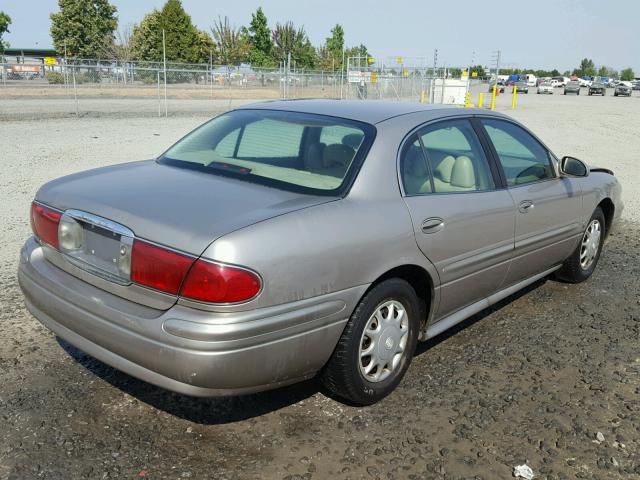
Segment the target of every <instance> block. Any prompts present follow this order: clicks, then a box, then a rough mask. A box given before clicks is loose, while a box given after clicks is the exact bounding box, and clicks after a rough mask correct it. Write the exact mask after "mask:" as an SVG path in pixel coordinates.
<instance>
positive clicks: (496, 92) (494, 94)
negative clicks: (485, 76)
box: [491, 85, 498, 111]
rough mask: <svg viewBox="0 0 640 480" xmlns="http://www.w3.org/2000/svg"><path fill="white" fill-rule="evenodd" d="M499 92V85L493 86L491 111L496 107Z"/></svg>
mask: <svg viewBox="0 0 640 480" xmlns="http://www.w3.org/2000/svg"><path fill="white" fill-rule="evenodd" d="M497 94H498V86H497V85H494V86H493V94H492V95H491V111H493V110H495V109H496V95H497Z"/></svg>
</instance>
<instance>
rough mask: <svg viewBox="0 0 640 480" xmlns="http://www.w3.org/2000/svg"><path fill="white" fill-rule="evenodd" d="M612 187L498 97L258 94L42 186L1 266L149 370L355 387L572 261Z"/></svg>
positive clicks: (59, 330) (365, 392)
mask: <svg viewBox="0 0 640 480" xmlns="http://www.w3.org/2000/svg"><path fill="white" fill-rule="evenodd" d="M620 195H621V194H620V185H619V183H618V181H617V180H616V178H615V176H614V175H613V173H612V172H610V171H608V170H604V169H595V168H594V169H589V168H588V167H587V166H586V165H585V164H584V163H583V162H581V161H580V160H578V159H575V158H573V157H564V158H562V160H558V159H557V157H556V156H555V155H554V154H553V153H552V152H551V151H550V150H549V149H548V147H546V146H545V145H544V144H543V143H542V142H541V141H540V140H539V139H538V138H537V137H536V136H535V135H534V134H532V133H531V132H530V131H529V130H528V129H527V128H526V127H524V126H523V125H522V124H520V123H518V122H517V121H515V120H513V119H511V118H509V117H508V116H506V115H503V114H500V113H498V112H489V111H487V110H481V109H468V110H461V109H458V108H453V107H446V106H443V105H423V104H413V103H401V102H395V103H391V102H387V103H385V102H358V101H332V100H293V101H281V102H265V103H261V104H254V105H246V106H243V107H240V108H239V109H236V110H233V111H230V112H227V113H224V114H223V115H220V116H219V117H217V118H215V119H213V120H211V121H209V122H207V123H205V124H204V125H202V126H200V127H199V128H197V129H196V130H194V131H193V132H192V133H190V134H189V135H187V136H186V137H184V138H183V139H182V140H180V141H178V142H177V143H176V144H175V145H174V146H172V147H171V148H169V149H168V150H167V151H166V152H165V153H164V154H162V155H161V156H160V157H159V158H157V159H155V160H148V161H142V162H132V163H125V164H121V165H113V166H108V167H103V168H98V169H94V170H90V171H86V172H81V173H76V174H73V175H69V176H66V177H62V178H59V179H57V180H53V181H51V182H49V183H47V184H45V185H44V186H42V187H41V188H40V189H39V190H38V192H37V194H36V196H35V199H34V202H33V204H32V208H31V225H32V228H33V233H34V236H33V237H31V238H29V239H28V240H27V241H26V243H25V245H24V247H23V248H22V251H21V255H20V262H19V272H18V279H19V283H20V287H21V289H22V291H23V292H24V295H25V298H26V305H27V308H28V310H29V311H30V312H31V313H32V314H33V315H34V316H35V317H36V318H37V319H38V320H39V321H40V322H42V323H43V324H44V325H45V326H47V327H48V328H49V329H50V330H52V331H53V332H54V333H55V334H56V335H58V336H59V337H61V338H62V339H64V340H65V341H67V342H69V343H71V344H73V345H75V346H76V347H78V348H80V349H81V350H83V351H84V352H86V353H88V354H89V355H91V356H93V357H95V358H97V359H98V360H100V361H103V362H105V363H107V364H110V365H112V366H114V367H116V368H118V369H120V370H122V371H125V372H127V373H129V374H131V375H133V376H135V377H138V378H141V379H143V380H146V381H148V382H150V383H153V384H156V385H159V386H161V387H163V388H167V389H169V390H173V391H176V392H179V393H182V394H186V395H194V396H214V395H235V394H241V393H248V392H256V391H261V390H267V389H270V388H276V387H278V386H281V385H286V384H291V383H294V382H297V381H301V380H304V379H308V378H311V377H313V376H315V375H316V374H318V373H319V374H320V378H321V379H322V381H323V382H324V384H325V385H326V387H327V388H328V389H329V390H330V391H331V392H333V393H334V394H335V395H337V396H340V397H342V398H344V399H347V400H348V401H349V402H350V403H356V404H362V405H364V404H372V403H374V402H376V401H378V400H380V399H381V398H383V397H384V396H386V395H387V394H389V393H390V392H391V391H392V390H393V389H394V388H395V387H396V386H397V385H398V383H399V382H400V381H401V379H402V377H403V376H404V374H405V372H406V370H407V368H408V367H409V364H410V362H411V359H412V357H413V355H414V352H415V349H416V344H417V342H418V340H419V339H421V340H427V339H430V338H433V337H435V336H436V335H439V334H440V333H442V332H444V331H446V330H447V329H449V328H451V327H452V326H454V325H456V324H458V323H460V322H461V321H463V320H464V319H466V318H468V317H469V316H471V315H474V314H475V313H477V312H479V311H481V310H484V309H486V308H488V307H489V306H491V305H494V304H496V303H497V302H500V301H501V300H503V299H505V298H507V297H508V296H509V295H512V294H513V293H515V292H517V291H519V290H521V289H522V288H524V287H526V286H528V285H531V284H533V283H534V282H536V281H538V280H540V279H542V278H545V277H546V276H548V275H550V274H555V275H556V276H557V277H558V278H560V279H562V280H564V281H567V282H570V283H577V282H582V281H584V280H586V279H588V278H589V277H590V276H591V274H592V273H593V271H594V270H595V268H596V265H597V263H598V259H599V257H600V253H601V251H602V247H603V244H604V240H605V238H606V236H607V234H608V233H609V231H610V230H611V227H612V225H613V223H614V222H615V219H617V218H618V217H619V216H620V214H621V212H622V208H623V206H622V203H621V197H620ZM559 293H560V294H561V293H562V292H559ZM493 328H500V327H499V326H498V325H494V326H493ZM542 353H544V352H542ZM421 363H423V362H421ZM425 375H426V373H425ZM425 378H426V377H425ZM61 381H66V380H65V379H61ZM47 387H48V388H49V387H52V386H51V385H48V386H47ZM52 388H55V387H52ZM400 400H402V399H400Z"/></svg>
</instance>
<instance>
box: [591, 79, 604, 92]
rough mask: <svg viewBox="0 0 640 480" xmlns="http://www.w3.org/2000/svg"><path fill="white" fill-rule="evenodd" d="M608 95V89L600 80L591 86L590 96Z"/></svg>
mask: <svg viewBox="0 0 640 480" xmlns="http://www.w3.org/2000/svg"><path fill="white" fill-rule="evenodd" d="M606 94H607V87H606V86H605V84H604V83H602V82H600V81H599V80H594V81H593V82H592V83H591V85H590V86H589V95H602V96H605V95H606Z"/></svg>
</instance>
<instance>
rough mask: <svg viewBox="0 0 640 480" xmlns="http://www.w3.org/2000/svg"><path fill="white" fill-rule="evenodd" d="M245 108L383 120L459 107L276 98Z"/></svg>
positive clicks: (372, 101)
mask: <svg viewBox="0 0 640 480" xmlns="http://www.w3.org/2000/svg"><path fill="white" fill-rule="evenodd" d="M238 109H239V110H243V109H253V110H255V109H261V110H263V109H264V110H281V111H289V112H300V113H314V114H318V115H330V116H333V117H340V118H346V119H349V120H356V121H360V122H366V123H371V124H375V123H380V122H383V121H385V120H388V119H389V118H392V117H397V116H400V115H407V114H410V113H416V112H423V111H424V112H434V111H436V110H447V111H449V110H451V109H457V107H455V106H451V105H438V104H435V105H434V104H424V103H416V102H390V101H384V100H367V101H361V100H327V99H307V100H275V101H271V102H260V103H252V104H248V105H243V106H241V107H238ZM443 113H445V112H443Z"/></svg>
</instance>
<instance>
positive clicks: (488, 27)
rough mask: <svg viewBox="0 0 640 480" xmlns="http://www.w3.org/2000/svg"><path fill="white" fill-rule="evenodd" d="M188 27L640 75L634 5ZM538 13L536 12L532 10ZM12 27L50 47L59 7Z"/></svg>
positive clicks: (585, 1) (639, 13) (363, 2)
mask: <svg viewBox="0 0 640 480" xmlns="http://www.w3.org/2000/svg"><path fill="white" fill-rule="evenodd" d="M111 3H112V4H114V5H116V7H117V8H118V18H119V22H120V24H121V25H125V24H128V23H132V24H133V23H137V22H139V21H140V20H141V19H142V17H143V16H144V15H145V14H146V13H148V12H149V11H151V10H153V8H160V7H161V6H162V5H163V3H164V0H111ZM182 3H183V5H184V7H185V9H186V10H187V12H188V13H189V14H190V15H191V17H192V20H193V22H194V23H195V24H196V25H197V26H198V27H199V28H200V29H202V30H207V31H208V30H209V28H210V26H211V25H212V24H213V22H214V20H215V19H217V18H218V16H223V17H224V16H228V17H229V19H230V21H231V23H232V24H233V25H236V26H240V25H246V24H248V23H249V21H250V19H251V12H254V11H255V10H256V8H258V7H259V6H261V7H262V8H263V10H264V12H265V14H266V15H267V18H268V20H269V25H270V26H271V27H273V26H275V24H276V22H280V23H283V22H285V21H287V20H292V21H293V22H294V23H295V24H296V25H303V26H304V28H305V30H306V31H307V33H308V35H309V38H310V39H311V41H312V43H313V44H314V45H316V46H318V45H320V44H322V43H323V42H324V41H325V39H326V37H327V36H329V31H330V30H331V28H332V27H333V26H334V25H335V24H336V23H340V24H341V25H342V26H343V27H344V29H345V42H346V44H347V46H353V45H357V44H360V43H364V44H365V45H366V46H367V48H368V49H369V52H370V53H371V54H372V55H373V56H374V57H376V59H389V58H395V57H397V56H403V57H405V58H410V57H414V58H423V59H428V60H426V61H425V63H427V64H428V65H432V64H433V53H434V49H436V48H437V49H438V64H439V65H443V64H444V65H447V66H463V65H467V64H470V63H471V62H472V61H473V62H474V64H482V65H485V66H488V65H491V66H492V65H493V64H492V55H493V52H494V51H496V50H501V56H502V65H503V66H505V67H514V68H534V69H537V68H544V69H551V68H558V69H559V70H560V71H564V70H572V69H573V68H575V67H577V66H578V65H579V63H580V60H581V59H582V58H584V57H588V58H591V59H593V61H594V62H595V64H596V65H597V66H601V65H606V66H608V67H611V68H615V69H618V70H619V69H622V68H626V67H629V66H631V67H633V68H634V70H635V71H636V72H639V71H640V30H638V19H639V18H640V1H638V0H616V1H615V2H606V1H603V0H545V1H535V2H534V1H532V2H526V1H525V2H523V1H518V2H506V1H497V2H495V5H496V6H495V7H491V5H492V4H493V3H494V2H491V1H490V0H484V1H478V0H476V1H473V0H449V1H443V0H435V1H434V0H384V1H382V0H360V1H353V0H322V1H309V0H263V1H258V0H227V1H224V0H183V2H182ZM537 7H542V8H537ZM0 10H2V11H5V12H6V13H8V14H9V15H10V16H11V18H12V20H13V23H12V25H11V26H10V30H11V33H9V34H7V35H6V40H8V41H9V42H10V44H11V46H12V47H21V48H28V47H36V46H37V47H41V48H44V47H50V46H51V38H50V37H49V28H50V20H49V13H50V12H53V11H57V10H58V2H57V0H0Z"/></svg>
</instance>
